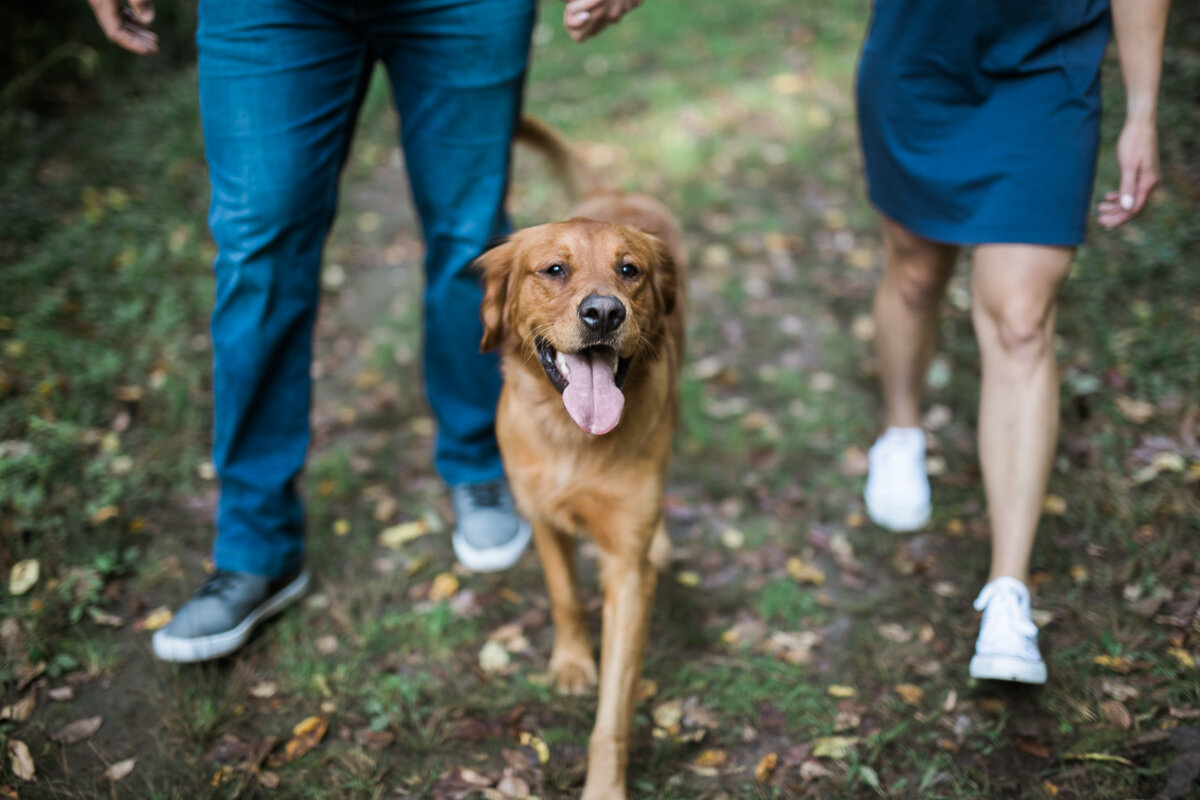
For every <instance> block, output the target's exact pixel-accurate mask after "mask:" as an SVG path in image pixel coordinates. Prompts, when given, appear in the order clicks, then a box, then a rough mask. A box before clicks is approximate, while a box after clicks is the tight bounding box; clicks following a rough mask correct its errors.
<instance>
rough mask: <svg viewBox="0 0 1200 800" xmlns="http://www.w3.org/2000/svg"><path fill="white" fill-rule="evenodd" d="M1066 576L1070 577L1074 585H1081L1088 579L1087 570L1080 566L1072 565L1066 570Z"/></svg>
mask: <svg viewBox="0 0 1200 800" xmlns="http://www.w3.org/2000/svg"><path fill="white" fill-rule="evenodd" d="M1067 574H1068V575H1070V576H1071V580H1073V581H1075V582H1076V583H1083V582H1084V581H1086V580H1087V579H1088V575H1089V573H1088V568H1087V567H1085V566H1083V565H1082V564H1074V565H1072V566H1071V568H1070V569H1069V570H1067Z"/></svg>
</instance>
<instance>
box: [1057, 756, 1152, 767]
mask: <svg viewBox="0 0 1200 800" xmlns="http://www.w3.org/2000/svg"><path fill="white" fill-rule="evenodd" d="M1063 758H1064V759H1067V760H1069V761H1111V762H1113V763H1116V764H1124V765H1125V766H1127V767H1134V766H1137V765H1136V764H1134V763H1133V762H1132V761H1130V760H1129V759H1128V758H1122V757H1121V756H1114V755H1109V754H1108V753H1069V754H1067V755H1064V756H1063Z"/></svg>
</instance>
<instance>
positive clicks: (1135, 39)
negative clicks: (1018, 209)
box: [1097, 0, 1171, 228]
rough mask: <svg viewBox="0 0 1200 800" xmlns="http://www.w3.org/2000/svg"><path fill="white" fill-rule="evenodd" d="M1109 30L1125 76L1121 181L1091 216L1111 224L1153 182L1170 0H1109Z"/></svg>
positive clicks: (1131, 211)
mask: <svg viewBox="0 0 1200 800" xmlns="http://www.w3.org/2000/svg"><path fill="white" fill-rule="evenodd" d="M1111 2H1112V18H1113V34H1114V36H1115V37H1116V40H1117V55H1118V56H1119V57H1120V60H1121V77H1122V78H1123V80H1124V82H1125V127H1124V128H1123V129H1122V130H1121V137H1120V138H1119V139H1118V140H1117V164H1118V166H1119V167H1120V168H1121V186H1120V188H1119V189H1118V190H1117V191H1115V192H1108V193H1106V194H1105V196H1104V201H1103V202H1101V203H1100V207H1099V209H1098V213H1097V219H1098V220H1099V221H1100V224H1101V225H1103V226H1104V227H1106V228H1115V227H1116V226H1117V225H1120V224H1121V223H1123V222H1125V221H1126V220H1128V219H1129V218H1130V217H1132V216H1133V215H1135V214H1137V213H1138V212H1139V211H1141V210H1142V207H1143V206H1145V204H1146V198H1147V197H1148V196H1149V194H1150V190H1151V189H1153V188H1154V186H1155V185H1156V184H1157V183H1158V178H1159V174H1158V84H1159V79H1160V78H1161V76H1162V60H1163V37H1164V35H1165V33H1166V29H1167V9H1168V8H1169V7H1170V5H1171V0H1111Z"/></svg>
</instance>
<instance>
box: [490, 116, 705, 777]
mask: <svg viewBox="0 0 1200 800" xmlns="http://www.w3.org/2000/svg"><path fill="white" fill-rule="evenodd" d="M521 138H523V139H525V140H526V141H528V142H531V143H532V144H534V145H535V146H536V147H538V148H539V149H540V150H542V152H543V153H545V154H546V155H547V156H548V157H549V158H550V159H551V160H552V161H553V162H554V163H555V165H556V166H558V167H560V168H561V169H562V170H563V172H564V173H566V175H567V177H569V178H570V179H571V181H572V183H573V185H575V186H577V187H579V186H582V187H583V188H584V189H585V191H588V192H589V196H587V197H586V198H585V199H584V200H583V201H582V202H581V203H579V204H578V205H577V206H576V207H575V209H574V212H573V217H572V218H571V219H570V220H568V221H566V222H555V223H550V224H546V225H539V226H537V227H533V228H527V229H524V230H521V231H518V232H517V233H515V234H513V235H512V236H511V237H510V238H509V239H508V240H507V241H506V242H504V243H503V244H501V245H499V246H498V247H495V248H493V249H492V250H490V251H488V252H487V253H485V254H484V255H483V256H482V257H481V259H480V264H481V266H482V269H483V274H484V278H485V282H486V291H485V297H484V301H483V307H482V315H483V321H484V338H483V347H484V348H485V349H491V348H499V349H500V351H501V354H502V359H503V370H504V388H503V390H502V392H501V395H500V403H499V407H498V410H497V416H496V434H497V438H498V440H499V443H500V450H501V453H502V455H503V457H504V464H505V471H506V472H507V474H508V479H509V482H510V484H511V486H512V491H513V495H514V497H515V498H516V501H517V505H518V507H519V509H520V510H521V512H522V513H523V514H524V515H525V516H526V517H527V518H528V519H529V521H530V524H531V525H532V528H533V538H534V543H535V545H536V547H537V550H538V554H539V555H540V557H541V560H542V565H543V568H544V570H545V575H546V585H547V589H548V591H549V595H550V601H551V607H552V613H553V618H554V625H555V643H554V649H553V652H552V654H551V658H550V673H551V677H552V678H553V680H554V682H555V684H556V686H557V687H558V689H559V690H560V691H563V692H567V693H572V694H577V693H582V692H585V691H587V690H589V689H590V687H591V686H593V685H594V684H596V683H597V672H596V663H595V660H594V659H593V657H592V646H591V643H590V641H589V637H588V631H587V622H586V620H585V618H584V611H583V604H582V602H581V600H580V596H579V589H578V581H577V575H576V570H575V541H576V540H575V537H576V536H579V535H590V536H591V537H592V539H593V540H594V541H595V542H596V544H597V546H598V547H599V550H600V552H601V553H602V560H601V581H602V585H603V591H604V612H603V633H602V646H601V660H600V671H599V678H600V681H599V683H600V698H599V708H598V711H597V715H596V724H595V728H594V730H593V732H592V736H591V740H590V745H589V750H588V775H587V782H586V785H585V787H584V793H583V797H584V800H601V798H603V799H604V800H620V799H621V798H624V797H625V796H626V794H625V773H626V765H627V763H628V741H629V734H630V726H631V721H632V717H633V707H634V690H635V688H636V685H637V682H638V677H639V675H640V673H641V665H642V653H643V649H644V646H645V641H646V632H647V627H648V625H649V618H650V607H651V603H652V601H653V596H654V587H655V579H656V566H662V565H664V564H665V562H666V560H667V558H668V557H669V549H670V545H669V542H668V541H667V538H666V530H665V528H664V525H663V491H664V482H665V478H666V473H667V465H668V461H669V459H670V451H671V440H672V436H673V430H674V426H675V420H676V416H677V405H678V388H677V383H678V375H679V364H680V359H681V357H682V353H683V305H684V304H683V277H684V265H685V259H684V253H683V249H682V244H681V236H680V231H679V226H678V224H677V223H676V222H675V220H674V219H673V218H672V216H671V214H670V213H669V212H668V211H667V209H666V208H665V207H664V206H663V205H662V204H660V203H659V202H657V201H656V200H654V199H652V198H650V197H646V196H642V195H630V194H625V193H622V192H618V191H613V190H606V189H604V188H603V187H600V186H599V185H598V182H597V181H595V179H594V178H592V177H591V176H590V175H589V174H588V173H587V172H586V171H585V170H584V169H583V168H582V167H581V165H580V162H579V160H578V159H577V158H576V157H575V155H574V154H573V152H571V150H570V149H569V148H568V147H567V145H566V144H565V143H564V142H563V141H562V140H561V139H560V138H559V137H558V136H557V134H555V133H554V132H553V131H551V130H549V129H547V128H546V127H545V126H543V125H541V124H540V123H537V122H536V121H533V120H528V119H527V120H524V121H523V123H522V130H521ZM559 270H561V274H559ZM631 271H632V272H635V273H636V274H634V275H631V274H629V273H630V272H631ZM593 296H603V297H605V298H616V300H618V301H619V302H620V304H621V305H622V306H623V307H624V314H625V317H624V321H623V322H622V323H621V324H620V325H619V327H617V328H616V329H615V330H613V331H610V332H608V333H606V334H605V335H603V336H599V335H598V334H597V333H596V331H595V330H589V328H588V326H587V325H585V324H584V323H583V322H582V321H581V316H582V313H583V312H582V310H581V304H583V302H584V301H585V300H586V299H587V298H589V297H593ZM539 342H541V343H542V347H544V348H553V351H555V352H558V353H576V352H577V351H579V350H580V349H581V348H584V347H587V346H589V345H596V344H602V345H605V346H608V347H611V348H612V349H613V350H614V351H616V353H617V354H619V356H620V358H621V359H622V363H625V361H624V360H625V359H628V369H627V373H626V375H625V378H624V385H623V394H624V398H625V400H624V408H623V410H622V411H621V412H620V421H619V423H617V425H616V427H615V428H613V429H612V430H610V431H609V432H607V433H604V434H603V435H593V434H592V433H588V432H587V431H586V430H583V429H581V426H580V425H579V424H576V422H575V421H573V420H572V418H571V416H569V415H568V413H567V411H566V409H565V408H564V399H563V396H562V394H560V391H559V389H558V388H556V386H555V384H554V383H553V382H552V380H551V379H550V378H549V377H548V374H549V373H548V371H547V369H546V368H544V367H543V364H542V361H541V359H540V358H539V352H538V343H539Z"/></svg>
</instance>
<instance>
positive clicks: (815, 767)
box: [800, 754, 832, 783]
mask: <svg viewBox="0 0 1200 800" xmlns="http://www.w3.org/2000/svg"><path fill="white" fill-rule="evenodd" d="M814 755H815V754H814ZM831 774H832V773H831V772H830V771H829V770H828V769H826V768H825V767H824V766H822V765H821V763H820V762H819V761H812V760H809V761H805V762H804V763H803V764H801V765H800V780H802V781H804V782H805V783H812V782H813V781H815V780H819V779H820V778H828V777H829V776H830V775H831Z"/></svg>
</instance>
